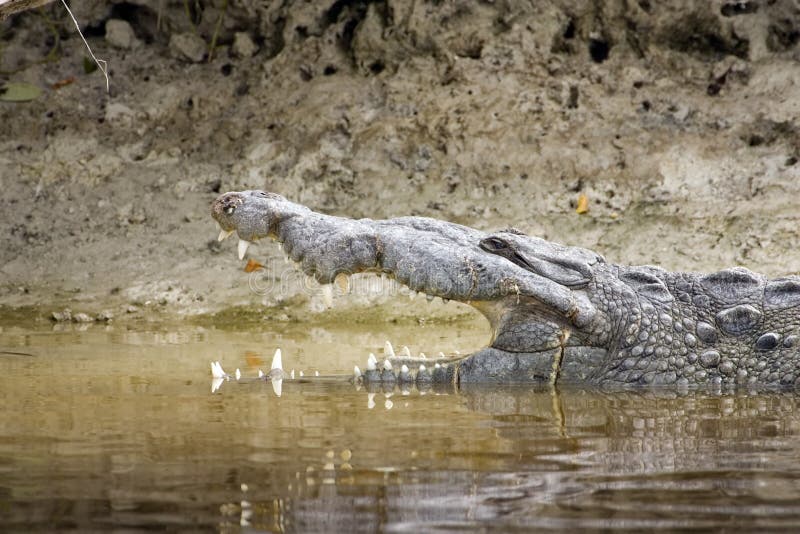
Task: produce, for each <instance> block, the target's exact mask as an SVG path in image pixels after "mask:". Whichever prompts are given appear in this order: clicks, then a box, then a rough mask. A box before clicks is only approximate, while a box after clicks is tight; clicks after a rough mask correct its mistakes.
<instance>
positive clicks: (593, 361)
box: [457, 346, 606, 385]
mask: <svg viewBox="0 0 800 534" xmlns="http://www.w3.org/2000/svg"><path fill="white" fill-rule="evenodd" d="M605 357H606V351H605V350H603V349H598V348H594V347H581V346H567V347H555V348H552V349H546V350H542V351H536V352H509V351H505V350H502V349H497V348H494V347H486V348H484V349H481V350H479V351H477V352H475V353H473V354H471V355H470V356H468V357H466V358H464V359H463V360H461V361H460V362H458V370H457V373H458V378H457V380H458V383H459V384H477V383H483V384H500V383H502V384H548V383H549V384H553V385H555V384H591V383H593V382H594V378H595V376H596V372H597V370H598V369H599V368H601V367H602V363H603V361H604V360H605Z"/></svg>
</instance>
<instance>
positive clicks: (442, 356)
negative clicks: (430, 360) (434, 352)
mask: <svg viewBox="0 0 800 534" xmlns="http://www.w3.org/2000/svg"><path fill="white" fill-rule="evenodd" d="M438 357H439V358H446V357H447V356H445V355H444V352H439V354H438Z"/></svg>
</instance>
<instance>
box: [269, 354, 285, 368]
mask: <svg viewBox="0 0 800 534" xmlns="http://www.w3.org/2000/svg"><path fill="white" fill-rule="evenodd" d="M275 369H280V370H281V371H283V358H282V355H281V349H277V350H276V351H275V356H273V357H272V366H270V370H271V371H274V370H275Z"/></svg>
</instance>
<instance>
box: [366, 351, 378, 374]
mask: <svg viewBox="0 0 800 534" xmlns="http://www.w3.org/2000/svg"><path fill="white" fill-rule="evenodd" d="M370 356H372V354H370ZM375 365H376V361H375V359H374V358H369V359H367V371H374V370H375Z"/></svg>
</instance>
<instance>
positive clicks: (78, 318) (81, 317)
mask: <svg viewBox="0 0 800 534" xmlns="http://www.w3.org/2000/svg"><path fill="white" fill-rule="evenodd" d="M72 322H73V323H93V322H94V319H92V318H91V317H89V315H87V314H85V313H76V314H75V315H73V316H72Z"/></svg>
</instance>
